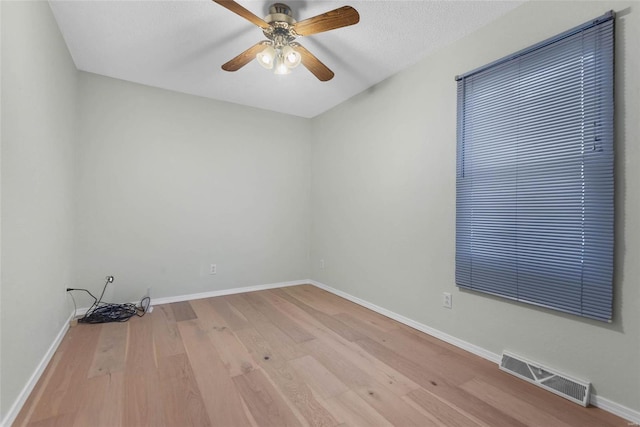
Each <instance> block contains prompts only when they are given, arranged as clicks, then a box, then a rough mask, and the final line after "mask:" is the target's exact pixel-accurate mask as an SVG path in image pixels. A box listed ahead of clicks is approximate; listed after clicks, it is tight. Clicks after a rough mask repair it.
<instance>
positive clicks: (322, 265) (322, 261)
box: [320, 259, 324, 270]
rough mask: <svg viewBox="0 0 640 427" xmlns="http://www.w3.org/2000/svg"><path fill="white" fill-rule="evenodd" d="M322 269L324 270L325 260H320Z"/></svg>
mask: <svg viewBox="0 0 640 427" xmlns="http://www.w3.org/2000/svg"><path fill="white" fill-rule="evenodd" d="M320 269H321V270H324V260H323V259H321V260H320Z"/></svg>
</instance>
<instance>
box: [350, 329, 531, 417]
mask: <svg viewBox="0 0 640 427" xmlns="http://www.w3.org/2000/svg"><path fill="white" fill-rule="evenodd" d="M358 345H360V346H361V347H362V348H364V349H365V350H367V351H368V352H369V353H371V354H372V355H374V356H375V357H376V358H378V359H380V360H381V361H382V362H384V363H386V364H388V365H389V366H392V367H393V368H395V369H396V370H398V371H399V372H401V373H403V374H405V375H407V376H408V377H410V378H411V379H413V380H414V381H415V382H417V383H418V384H420V385H421V386H422V387H423V388H424V389H425V390H428V391H433V392H434V393H437V394H438V395H439V396H442V397H443V398H444V399H445V400H446V401H448V402H451V403H452V404H453V405H455V406H457V407H459V408H461V409H463V410H464V411H466V412H468V413H470V414H472V415H474V416H475V417H477V418H479V419H481V420H483V421H484V422H486V423H488V424H489V425H491V426H495V427H499V426H504V427H516V426H524V425H525V424H523V423H521V422H520V421H518V420H517V419H515V418H514V417H512V416H510V415H508V414H507V413H505V412H502V411H501V410H498V409H497V408H494V407H492V406H491V405H488V404H487V403H485V402H483V401H482V400H480V399H478V398H477V397H475V396H474V395H472V394H470V393H468V392H466V391H465V390H463V389H461V388H459V387H456V386H453V385H452V384H451V383H449V379H448V378H445V377H443V376H442V375H440V374H439V373H438V372H436V371H434V370H426V369H425V368H424V367H422V366H419V365H417V364H415V363H413V362H412V361H410V360H408V359H406V358H405V357H403V356H402V355H400V354H398V353H395V352H393V351H392V350H390V349H388V348H386V347H384V346H383V345H381V344H378V343H377V342H375V341H373V340H371V339H368V338H367V339H364V340H360V341H358ZM453 382H454V383H455V382H456V381H455V379H454V380H453ZM436 389H437V391H435V390H436Z"/></svg>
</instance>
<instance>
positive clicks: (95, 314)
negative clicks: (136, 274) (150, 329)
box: [67, 276, 151, 323]
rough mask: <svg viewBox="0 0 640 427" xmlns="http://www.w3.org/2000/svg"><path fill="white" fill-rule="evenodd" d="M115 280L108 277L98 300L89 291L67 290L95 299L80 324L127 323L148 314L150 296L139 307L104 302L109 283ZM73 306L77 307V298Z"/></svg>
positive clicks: (129, 304)
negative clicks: (84, 293)
mask: <svg viewBox="0 0 640 427" xmlns="http://www.w3.org/2000/svg"><path fill="white" fill-rule="evenodd" d="M113 280H114V277H113V276H107V277H106V281H105V283H104V287H103V288H102V293H101V294H100V298H96V297H95V296H94V295H93V294H92V293H91V292H89V291H88V290H87V289H75V288H67V292H71V291H83V292H86V293H88V294H89V295H90V296H91V298H93V301H94V302H93V305H91V307H89V310H87V312H86V313H85V314H84V316H82V317H81V318H79V319H78V322H79V323H109V322H126V321H127V320H129V319H131V318H132V317H133V316H138V317H142V316H144V315H145V314H146V313H147V310H148V309H149V306H150V305H151V298H149V297H148V296H146V297H144V298H142V299H141V300H140V305H139V306H137V305H135V304H132V303H123V304H117V303H107V302H102V297H103V296H104V292H105V290H106V289H107V285H108V284H109V283H112V282H113ZM71 297H72V298H73V294H71ZM73 305H74V306H75V298H73Z"/></svg>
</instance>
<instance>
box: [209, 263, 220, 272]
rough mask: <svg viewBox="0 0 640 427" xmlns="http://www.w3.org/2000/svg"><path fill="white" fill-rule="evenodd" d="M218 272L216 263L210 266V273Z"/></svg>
mask: <svg viewBox="0 0 640 427" xmlns="http://www.w3.org/2000/svg"><path fill="white" fill-rule="evenodd" d="M217 272H218V268H217V267H216V265H215V264H211V266H210V267H209V274H216V273H217Z"/></svg>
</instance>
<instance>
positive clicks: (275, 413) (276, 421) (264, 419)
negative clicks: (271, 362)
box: [233, 369, 303, 427]
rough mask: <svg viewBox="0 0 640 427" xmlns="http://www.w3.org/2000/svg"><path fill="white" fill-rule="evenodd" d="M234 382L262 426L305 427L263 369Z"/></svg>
mask: <svg viewBox="0 0 640 427" xmlns="http://www.w3.org/2000/svg"><path fill="white" fill-rule="evenodd" d="M233 382H234V383H235V385H236V387H237V388H238V390H239V391H240V394H241V395H242V397H243V399H244V401H245V403H246V404H247V406H248V408H249V411H251V414H252V415H253V417H254V419H255V420H259V423H260V425H261V426H273V427H280V426H282V427H287V426H302V425H303V424H302V423H301V422H300V420H298V418H297V417H296V416H295V414H294V413H293V411H292V410H291V409H290V408H289V405H287V403H286V402H285V401H284V399H283V398H282V397H281V396H280V393H279V392H278V391H277V390H276V389H275V387H274V386H273V385H271V383H270V382H269V380H268V379H267V377H266V376H265V374H264V372H263V371H262V370H261V369H255V370H253V371H251V372H248V373H246V374H243V375H238V376H236V377H234V378H233Z"/></svg>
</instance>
